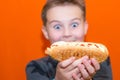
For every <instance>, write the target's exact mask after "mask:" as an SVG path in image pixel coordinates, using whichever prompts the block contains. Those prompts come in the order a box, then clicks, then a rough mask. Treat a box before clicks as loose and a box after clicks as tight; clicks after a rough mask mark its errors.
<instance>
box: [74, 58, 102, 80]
mask: <svg viewBox="0 0 120 80" xmlns="http://www.w3.org/2000/svg"><path fill="white" fill-rule="evenodd" d="M78 68H79V70H80V73H81V75H82V77H81V79H80V78H79V77H78V76H77V74H75V73H74V74H73V78H74V80H91V78H92V77H93V76H94V75H95V73H96V71H98V70H99V69H100V65H99V63H98V61H97V60H95V59H94V58H92V59H88V58H84V59H83V60H82V64H79V65H78Z"/></svg>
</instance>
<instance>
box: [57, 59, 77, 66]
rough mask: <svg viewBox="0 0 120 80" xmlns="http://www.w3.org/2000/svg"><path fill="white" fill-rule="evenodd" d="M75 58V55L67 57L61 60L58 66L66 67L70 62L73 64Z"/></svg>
mask: <svg viewBox="0 0 120 80" xmlns="http://www.w3.org/2000/svg"><path fill="white" fill-rule="evenodd" d="M74 60H75V57H71V58H69V59H66V60H64V61H62V62H60V63H59V64H58V66H59V67H61V68H65V67H67V66H69V65H70V64H72V63H73V61H74Z"/></svg>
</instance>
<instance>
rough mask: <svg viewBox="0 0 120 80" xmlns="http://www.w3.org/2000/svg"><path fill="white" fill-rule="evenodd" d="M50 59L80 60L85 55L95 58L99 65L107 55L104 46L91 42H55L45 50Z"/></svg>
mask: <svg viewBox="0 0 120 80" xmlns="http://www.w3.org/2000/svg"><path fill="white" fill-rule="evenodd" d="M45 53H46V54H48V55H50V56H51V57H52V58H54V59H56V60H58V61H63V60H65V59H68V58H69V57H72V56H74V57H76V59H78V58H81V57H83V56H85V55H87V56H89V57H90V58H95V59H97V60H98V62H99V63H101V62H103V61H104V60H106V59H107V57H108V55H109V53H108V49H107V47H106V46H105V45H103V44H100V43H93V42H64V41H60V42H55V43H53V44H52V45H51V46H50V47H49V48H47V49H46V50H45Z"/></svg>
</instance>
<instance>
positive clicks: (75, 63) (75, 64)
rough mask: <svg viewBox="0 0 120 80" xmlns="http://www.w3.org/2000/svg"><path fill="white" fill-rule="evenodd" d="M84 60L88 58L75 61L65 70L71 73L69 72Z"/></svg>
mask: <svg viewBox="0 0 120 80" xmlns="http://www.w3.org/2000/svg"><path fill="white" fill-rule="evenodd" d="M84 59H88V56H84V57H82V58H80V59H77V60H75V61H74V62H73V63H72V64H71V65H70V66H68V67H67V70H68V71H71V70H73V69H75V68H76V67H77V66H78V65H79V64H81V63H82V60H84Z"/></svg>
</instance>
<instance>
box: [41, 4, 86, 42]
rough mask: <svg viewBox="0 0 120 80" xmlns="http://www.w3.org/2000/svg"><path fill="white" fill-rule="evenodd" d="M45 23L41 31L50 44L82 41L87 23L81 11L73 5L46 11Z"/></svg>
mask: <svg viewBox="0 0 120 80" xmlns="http://www.w3.org/2000/svg"><path fill="white" fill-rule="evenodd" d="M46 17H47V23H46V26H44V27H43V29H42V31H43V34H44V36H45V37H46V39H48V40H50V42H51V43H53V42H56V41H84V36H85V34H86V32H87V28H88V25H87V22H86V21H84V18H83V15H82V11H81V9H80V8H79V7H77V6H73V5H69V6H68V5H67V6H56V7H53V8H51V9H49V10H48V12H47V16H46Z"/></svg>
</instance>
